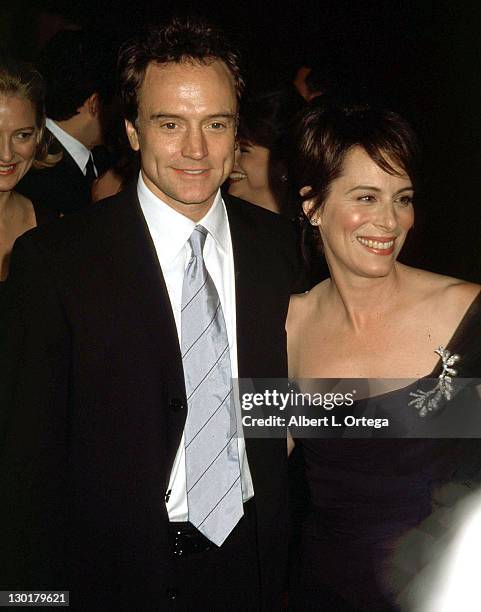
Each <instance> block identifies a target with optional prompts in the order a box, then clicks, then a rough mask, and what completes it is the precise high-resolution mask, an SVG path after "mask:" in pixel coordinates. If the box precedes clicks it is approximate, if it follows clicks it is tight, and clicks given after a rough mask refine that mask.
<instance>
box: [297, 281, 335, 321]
mask: <svg viewBox="0 0 481 612" xmlns="http://www.w3.org/2000/svg"><path fill="white" fill-rule="evenodd" d="M328 283H329V279H326V280H324V281H322V282H320V283H318V284H317V285H315V287H313V288H312V289H311V290H310V291H305V292H304V293H296V294H294V295H291V299H290V302H289V313H288V316H287V322H288V325H289V323H290V322H292V321H293V320H295V321H299V320H301V319H303V318H304V317H305V316H307V315H308V314H309V313H310V312H311V311H312V309H313V308H315V307H316V305H317V304H318V301H319V299H320V298H321V297H322V293H323V292H324V291H325V290H326V287H327V284H328Z"/></svg>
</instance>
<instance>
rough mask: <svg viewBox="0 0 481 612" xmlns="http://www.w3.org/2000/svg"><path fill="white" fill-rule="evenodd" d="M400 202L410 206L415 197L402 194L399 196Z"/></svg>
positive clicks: (402, 204)
mask: <svg viewBox="0 0 481 612" xmlns="http://www.w3.org/2000/svg"><path fill="white" fill-rule="evenodd" d="M398 202H399V204H401V206H409V205H410V204H412V203H413V197H412V196H402V197H400V198H398Z"/></svg>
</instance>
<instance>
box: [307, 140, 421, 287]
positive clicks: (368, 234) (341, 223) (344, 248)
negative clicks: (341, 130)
mask: <svg viewBox="0 0 481 612" xmlns="http://www.w3.org/2000/svg"><path fill="white" fill-rule="evenodd" d="M396 169H397V168H396ZM413 195H414V191H413V187H412V183H411V180H410V179H409V177H408V176H406V175H405V174H404V173H403V174H402V175H401V176H393V175H391V174H388V173H387V172H385V171H384V170H382V169H381V168H380V167H379V166H378V165H377V164H376V163H375V162H374V161H373V160H372V159H371V158H370V157H369V155H368V154H367V153H366V151H365V150H364V149H363V148H362V147H359V146H358V147H353V148H352V149H351V150H350V151H349V152H348V153H347V154H346V157H345V159H344V164H343V171H342V174H341V176H339V177H338V178H337V179H335V180H334V181H332V183H331V186H330V191H329V195H328V196H327V198H326V201H325V202H324V204H323V205H322V207H321V209H320V210H318V211H317V213H316V214H315V221H316V222H317V223H318V226H319V231H320V233H321V236H322V241H323V245H324V252H325V255H326V259H327V261H328V263H329V266H330V267H331V271H333V272H334V271H339V270H344V271H348V272H351V273H354V274H356V275H357V276H362V277H382V276H386V275H387V274H388V273H389V272H390V271H391V270H392V267H393V264H394V262H395V260H396V258H397V256H398V255H399V252H400V250H401V248H402V246H403V244H404V241H405V239H406V235H407V233H408V231H409V230H410V229H411V227H412V225H413V222H414V211H413V204H412V200H413ZM311 206H312V202H310V201H306V202H305V203H304V211H305V212H308V210H309V209H310V207H311Z"/></svg>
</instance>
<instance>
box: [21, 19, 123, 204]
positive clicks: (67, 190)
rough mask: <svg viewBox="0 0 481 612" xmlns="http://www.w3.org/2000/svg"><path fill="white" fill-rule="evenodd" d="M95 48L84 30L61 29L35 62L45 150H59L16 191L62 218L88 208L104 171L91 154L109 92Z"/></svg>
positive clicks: (105, 70) (103, 59)
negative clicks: (41, 80)
mask: <svg viewBox="0 0 481 612" xmlns="http://www.w3.org/2000/svg"><path fill="white" fill-rule="evenodd" d="M99 48H100V47H99V46H98V45H96V44H95V45H94V44H93V43H92V42H91V40H90V39H89V37H88V36H87V35H86V34H85V33H84V32H81V31H74V30H66V31H63V32H59V33H58V34H56V36H54V38H53V39H52V40H51V41H50V42H49V43H48V45H47V47H46V48H45V50H44V51H43V54H42V58H41V61H40V71H41V72H42V74H43V76H44V77H45V81H46V88H47V95H46V112H47V123H46V139H47V143H48V145H49V151H51V152H52V153H59V152H62V158H61V160H60V161H59V162H58V163H57V164H56V165H54V166H51V167H49V168H43V169H41V170H32V171H31V172H29V173H28V174H27V175H26V176H25V177H24V178H23V179H22V181H20V183H19V184H18V185H17V191H20V193H22V194H24V195H25V196H27V197H28V198H30V199H32V200H34V201H36V202H40V203H42V204H44V205H45V206H46V207H48V208H49V209H52V210H55V211H56V212H59V213H62V214H69V213H72V212H75V211H77V210H80V209H81V208H83V207H85V206H87V205H88V204H90V202H91V200H92V197H91V189H92V183H93V181H94V180H95V178H96V177H97V176H98V175H99V174H100V173H101V172H102V171H103V170H104V169H105V168H104V167H103V166H102V162H101V160H100V166H99V160H98V159H97V160H96V161H97V163H96V162H95V161H94V158H93V154H92V149H94V148H95V147H97V146H98V145H101V144H102V142H103V134H102V120H103V111H104V109H105V104H106V102H108V100H109V98H110V93H111V91H110V90H111V87H110V86H109V67H108V54H106V53H104V54H103V55H99V53H98V51H99ZM97 166H99V167H97Z"/></svg>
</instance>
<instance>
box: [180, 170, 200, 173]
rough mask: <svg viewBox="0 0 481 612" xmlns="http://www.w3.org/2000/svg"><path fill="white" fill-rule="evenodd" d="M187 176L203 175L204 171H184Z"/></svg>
mask: <svg viewBox="0 0 481 612" xmlns="http://www.w3.org/2000/svg"><path fill="white" fill-rule="evenodd" d="M184 172H185V173H186V174H201V173H202V172H204V171H203V170H184Z"/></svg>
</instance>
